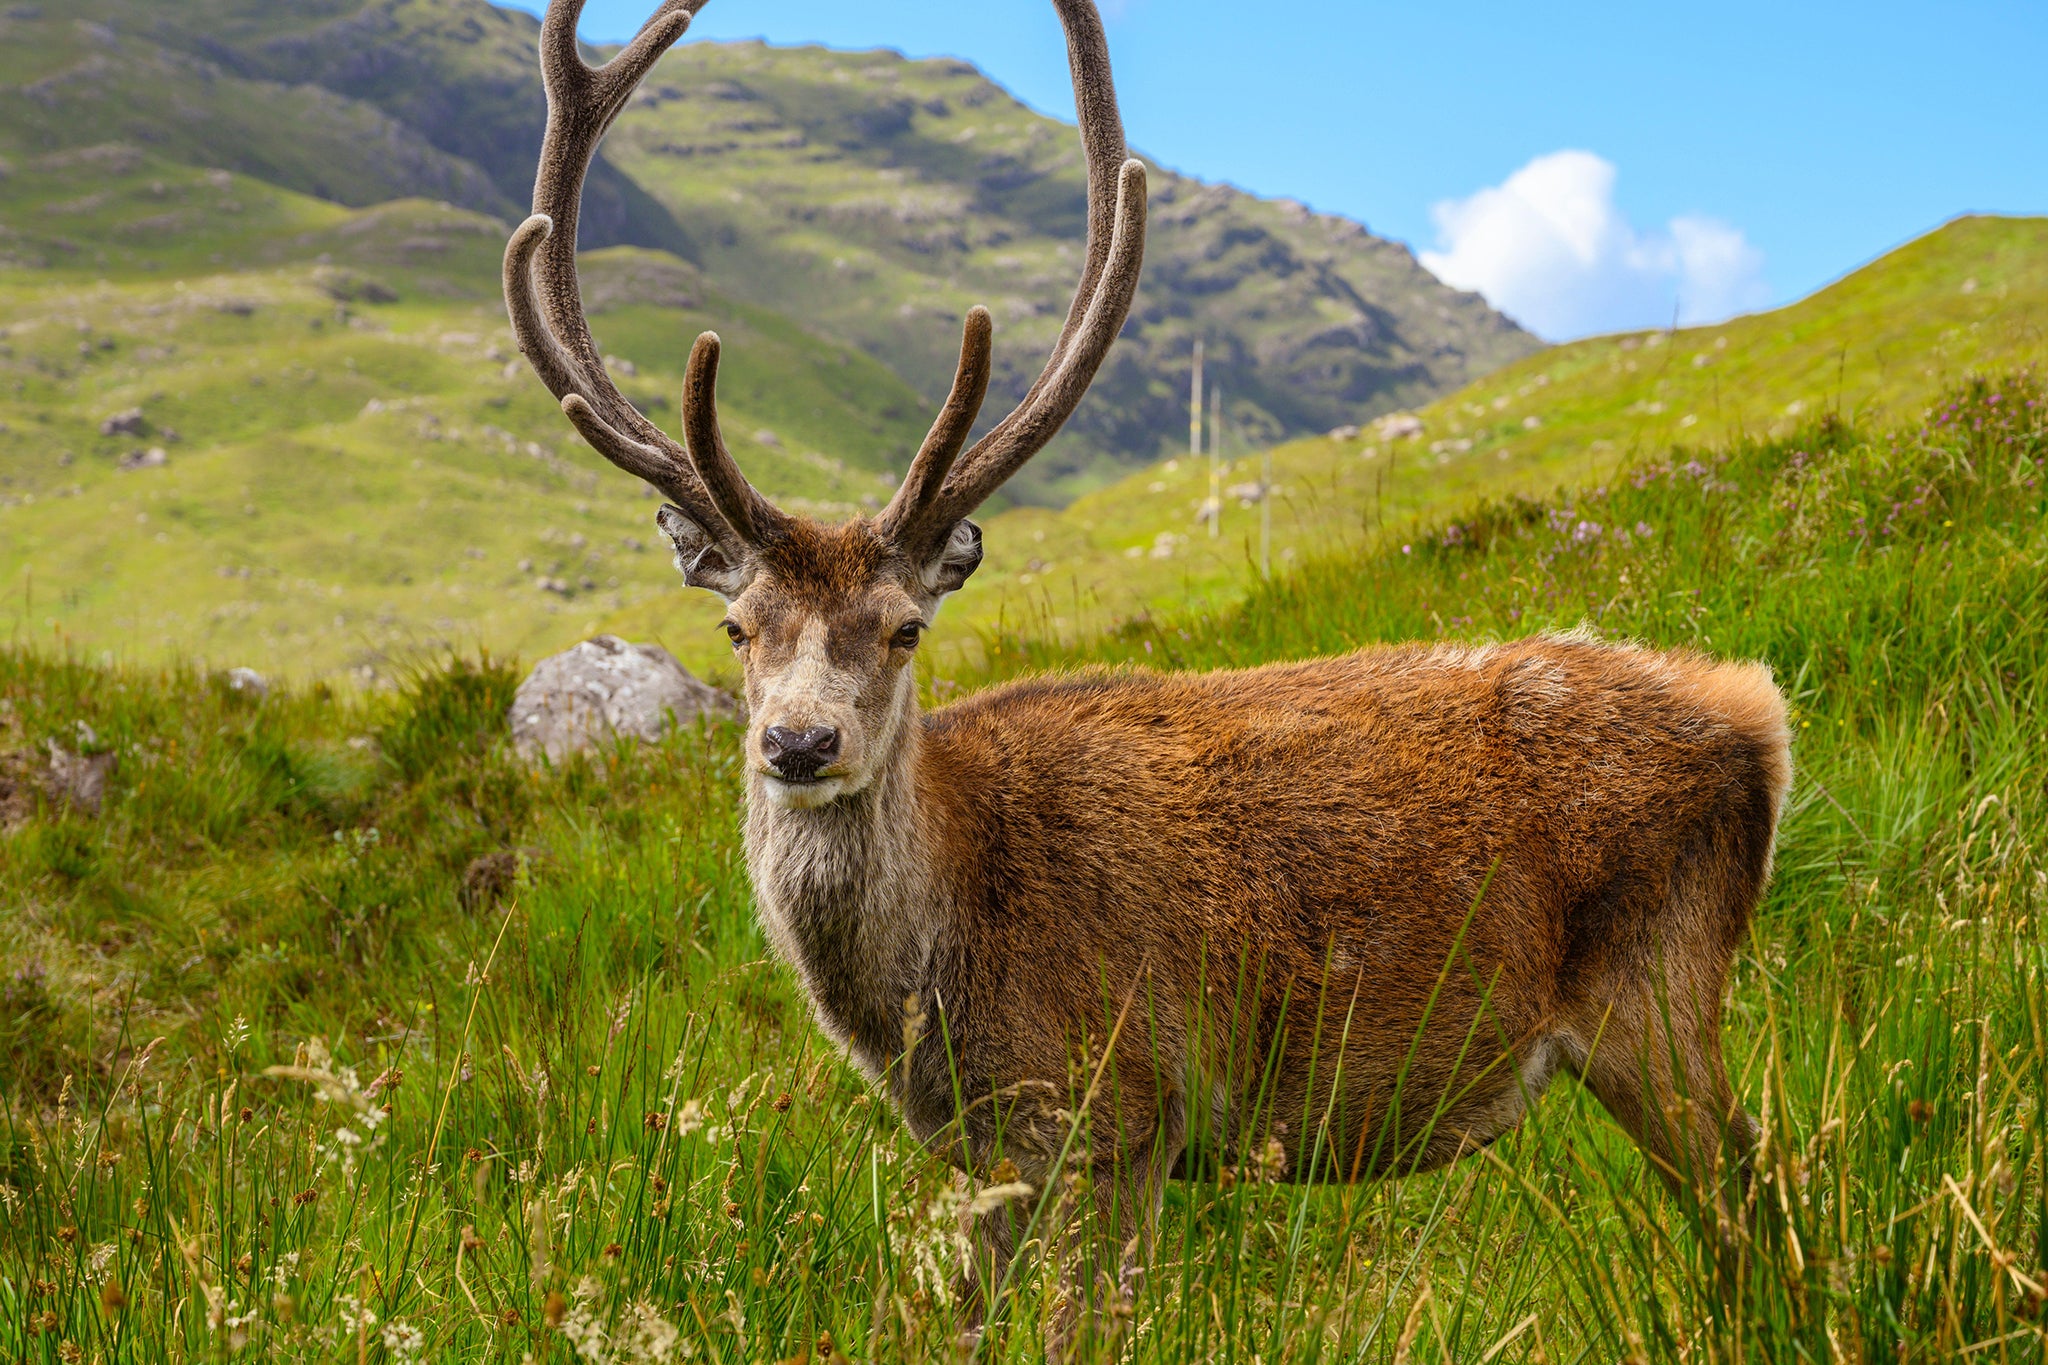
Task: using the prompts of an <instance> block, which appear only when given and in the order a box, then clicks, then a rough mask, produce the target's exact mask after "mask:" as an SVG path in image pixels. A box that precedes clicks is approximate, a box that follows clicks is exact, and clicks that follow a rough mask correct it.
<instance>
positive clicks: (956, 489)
mask: <svg viewBox="0 0 2048 1365" xmlns="http://www.w3.org/2000/svg"><path fill="white" fill-rule="evenodd" d="M1053 3H1054V6H1055V8H1057V9H1058V11H1059V15H1060V22H1061V23H1062V24H1063V25H1064V26H1065V28H1066V32H1067V61H1068V66H1069V67H1070V69H1071V71H1072V75H1073V81H1074V109H1075V113H1076V115H1077V119H1078V122H1079V124H1080V132H1081V147H1082V151H1083V154H1084V156H1085V158H1086V160H1087V163H1088V248H1087V255H1086V257H1085V258H1084V260H1083V262H1082V267H1081V279H1080V283H1079V284H1078V285H1077V286H1076V287H1075V290H1074V298H1073V302H1072V303H1071V304H1070V305H1069V306H1068V308H1067V320H1066V322H1065V324H1064V325H1063V326H1062V327H1061V328H1060V334H1059V337H1058V339H1057V340H1055V341H1054V343H1053V348H1052V353H1051V354H1050V355H1049V356H1047V357H1046V362H1045V368H1044V369H1042V370H1040V371H1039V374H1038V378H1037V379H1036V380H1034V381H1033V382H1032V385H1031V388H1030V389H1029V390H1028V391H1027V392H1026V393H1025V395H1024V400H1023V401H1022V402H1021V403H1019V404H1018V405H1017V408H1016V410H1015V411H1013V412H1012V413H1010V415H1009V416H1007V417H1005V418H1004V419H1003V420H1002V421H1000V422H998V423H996V425H995V427H994V429H992V430H991V431H990V432H989V433H988V434H987V435H986V436H983V437H982V438H981V440H979V441H977V442H976V443H975V444H974V447H973V448H972V449H970V450H969V451H968V452H967V453H966V454H965V455H964V456H961V457H960V458H959V460H958V461H957V462H956V463H955V464H954V467H953V471H952V474H951V476H950V477H949V478H948V479H947V480H946V481H945V483H944V484H943V486H942V487H941V488H940V489H938V490H937V491H936V492H935V493H934V494H933V495H932V497H931V503H930V506H929V507H928V509H927V514H926V515H923V516H919V517H917V518H915V520H916V521H917V522H918V523H919V524H920V525H922V524H924V523H925V522H930V523H932V524H934V525H938V526H950V525H951V523H952V522H954V521H956V520H958V519H959V518H961V517H964V516H966V515H967V514H968V513H969V512H972V511H973V510H974V509H975V508H976V507H977V506H979V505H980V504H981V503H982V502H983V501H985V500H986V499H987V498H988V496H989V494H991V493H993V492H995V490H996V489H997V488H998V487H1000V486H1001V485H1002V483H1003V482H1004V480H1006V479H1008V478H1009V477H1010V475H1012V474H1014V473H1015V472H1016V471H1017V469H1018V468H1019V467H1020V466H1021V465H1022V464H1023V463H1024V462H1025V461H1026V460H1028V459H1030V458H1031V457H1032V456H1033V455H1035V454H1037V453H1038V452H1039V451H1040V450H1042V449H1044V448H1045V445H1046V443H1047V442H1048V441H1050V440H1051V439H1052V438H1053V437H1054V436H1055V435H1056V434H1057V433H1058V432H1059V429H1060V427H1061V426H1062V425H1063V424H1064V423H1065V422H1066V420H1067V418H1069V417H1071V416H1072V415H1073V412H1074V409H1075V408H1076V407H1077V406H1079V405H1080V402H1081V398H1082V396H1083V395H1085V394H1086V393H1087V391H1088V385H1089V383H1090V382H1092V381H1093V379H1094V378H1095V371H1096V370H1097V369H1098V368H1100V366H1101V364H1102V361H1103V358H1104V357H1105V356H1106V355H1107V354H1108V351H1109V347H1110V345H1111V344H1112V343H1113V342H1114V341H1115V340H1116V337H1117V333H1118V332H1120V331H1122V330H1123V324H1124V319H1125V318H1126V317H1128V316H1129V314H1130V308H1131V300H1132V298H1133V297H1134V296H1135V294H1136V292H1137V286H1138V271H1139V267H1140V265H1141V264H1142V263H1143V260H1144V254H1145V168H1144V165H1143V164H1142V163H1141V162H1138V161H1136V160H1134V159H1129V158H1128V156H1127V151H1126V148H1125V145H1124V129H1123V119H1122V117H1121V116H1120V115H1119V114H1118V112H1117V103H1116V85H1115V82H1114V80H1113V79H1112V77H1111V74H1110V66H1109V41H1108V39H1107V37H1105V35H1104V34H1103V31H1102V16H1101V15H1100V14H1099V13H1098V12H1097V11H1096V8H1095V5H1094V0H1053Z"/></svg>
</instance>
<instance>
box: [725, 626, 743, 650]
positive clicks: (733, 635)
mask: <svg viewBox="0 0 2048 1365" xmlns="http://www.w3.org/2000/svg"><path fill="white" fill-rule="evenodd" d="M723 625H724V626H725V638H726V639H728V640H730V641H732V647H733V648H734V649H738V648H739V647H740V646H742V645H744V644H746V642H747V633H746V632H745V631H744V630H741V629H740V626H739V622H737V621H726V622H723Z"/></svg>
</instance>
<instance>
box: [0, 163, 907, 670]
mask: <svg viewBox="0 0 2048 1365" xmlns="http://www.w3.org/2000/svg"><path fill="white" fill-rule="evenodd" d="M81 198H82V199H84V200H86V201H89V203H90V210H89V211H85V210H81V209H80V208H79V207H78V205H79V201H80V200H81ZM0 222H4V223H5V224H6V228H7V236H6V238H5V251H6V253H7V257H8V258H9V259H10V260H11V261H12V262H14V268H12V269H0V317H4V318H5V325H4V333H5V335H4V336H0V583H4V584H5V585H6V588H5V592H6V597H5V599H4V606H0V625H4V627H5V628H6V629H7V630H8V631H9V632H10V633H12V634H13V635H14V636H15V637H16V638H19V639H33V640H40V641H43V642H45V643H48V644H53V645H63V646H67V647H74V648H78V649H81V650H84V651H85V652H86V653H87V654H88V655H90V656H91V657H95V658H97V657H101V656H102V654H103V653H110V654H111V655H113V656H118V657H124V658H165V657H191V658H194V659H196V660H203V661H206V662H208V663H210V664H212V665H213V666H215V667H228V666H232V665H237V664H252V665H254V666H256V667H259V668H262V669H264V670H266V671H271V672H277V673H286V674H291V675H293V676H297V677H301V678H307V677H313V676H320V675H327V674H333V673H338V672H340V671H342V670H345V669H348V670H357V671H358V676H360V677H361V678H363V679H364V680H366V681H367V680H371V679H374V678H376V677H379V676H389V674H390V672H391V670H392V667H393V662H394V659H398V658H403V657H404V656H406V655H407V654H409V653H417V652H419V651H422V650H426V651H431V650H433V649H443V648H449V647H461V648H476V647H486V648H489V649H492V650H496V651H500V652H519V653H524V654H526V655H528V656H532V655H535V654H538V653H540V652H543V651H545V650H548V649H552V648H558V647H560V646H562V645H565V644H567V643H569V642H570V641H572V640H574V639H577V638H580V637H581V636H582V635H584V634H587V633H588V632H589V631H591V630H592V629H594V628H595V625H596V622H597V621H598V620H599V619H600V618H601V617H603V616H604V615H606V614H607V613H610V612H614V611H618V610H620V609H622V608H624V607H627V606H630V605H631V604H632V603H634V602H635V601H638V600H640V599H642V598H648V597H656V596H659V597H663V598H666V597H670V596H673V595H675V592H676V589H675V575H674V571H673V570H672V569H671V568H670V567H669V565H668V562H667V557H666V555H664V554H661V553H658V552H656V551H655V550H654V549H653V548H652V547H651V545H650V544H649V542H651V541H652V540H653V539H654V533H653V530H652V518H651V513H652V510H653V508H652V504H651V503H650V502H648V501H646V497H645V490H643V489H641V488H640V486H639V485H638V484H637V483H636V482H635V481H633V480H631V479H629V478H627V477H626V476H624V475H622V474H618V473H616V472H615V471H613V470H612V469H611V468H610V467H609V466H607V465H605V464H603V462H602V461H600V460H598V459H597V458H596V457H595V456H593V455H592V454H591V453H590V452H589V451H587V450H586V449H584V448H583V446H582V444H581V442H580V440H578V439H577V438H576V437H575V435H574V433H573V432H572V431H571V430H569V429H568V427H567V425H566V424H565V423H564V421H563V420H562V417H561V414H560V412H559V411H558V410H557V409H556V408H555V406H554V404H553V402H552V401H551V400H549V398H548V396H547V394H546V392H545V391H544V390H542V389H541V388H540V387H539V385H538V384H537V383H536V382H535V381H534V380H533V378H532V376H531V374H530V373H529V372H528V371H527V369H526V367H525V365H524V363H523V362H521V361H519V360H518V357H517V356H516V355H515V354H514V353H513V351H512V341H511V337H510V333H509V329H508V328H507V326H506V325H505V322H504V320H503V318H504V310H503V304H502V303H501V302H500V300H499V299H498V296H497V290H496V278H497V261H498V258H499V254H500V252H501V250H502V246H503V233H504V227H503V224H502V223H499V222H497V221H495V220H492V219H488V218H484V217H481V216H479V215H476V214H472V213H468V212H466V211H463V210H458V209H451V208H448V207H446V206H441V205H434V204H429V203H424V202H420V201H398V202H395V203H391V204H385V205H380V206H378V207H375V208H370V209H362V210H349V209H343V208H340V207H338V206H336V205H333V204H330V203H325V202H322V201H319V200H315V199H310V198H307V197H304V196H299V195H295V194H292V193H289V192H287V191H282V190H278V189H276V188H274V187H272V186H269V185H266V184H264V183H262V182H260V181H254V180H250V179H247V178H244V177H237V176H233V175H230V174H228V173H226V172H221V171H212V172H200V171H196V170H192V169H190V168H185V167H179V166H175V165H170V164H166V163H162V162H158V161H155V160H153V159H151V158H149V157H147V156H145V155H143V154H142V153H140V152H137V151H135V150H134V149H133V148H129V147H125V146H121V145H113V146H106V147H100V148H88V149H83V150H80V151H74V152H67V153H59V154H53V155H49V156H45V157H41V158H37V159H34V160H31V161H27V162H24V163H21V164H19V165H17V166H16V167H15V168H14V169H13V171H12V172H11V173H10V174H9V175H8V176H7V177H6V178H5V179H0ZM587 283H588V289H589V294H590V304H591V309H592V313H593V319H594V327H595V329H596V332H597V334H598V336H599V339H600V341H601V342H602V343H603V344H604V346H605V348H606V349H607V351H608V352H610V353H611V354H613V355H615V356H616V357H618V358H619V359H620V360H622V361H624V362H625V364H624V365H621V366H619V367H618V368H619V370H620V372H621V375H622V379H621V382H622V383H623V384H624V385H625V387H626V389H627V391H628V392H629V393H630V394H632V395H633V396H634V397H635V399H636V401H639V402H641V403H642V404H643V405H644V406H645V407H647V409H648V410H649V411H651V412H653V413H655V414H656V416H657V417H659V416H662V415H664V414H666V415H667V416H668V417H669V418H671V419H673V417H674V412H673V399H672V398H671V397H670V395H672V394H674V393H676V392H677V391H678V390H679V388H680V385H681V377H680V369H679V367H680V363H681V359H682V354H681V351H682V346H683V345H684V344H686V343H685V340H684V339H685V338H687V337H688V336H690V335H694V333H695V331H696V330H697V329H699V328H703V327H709V326H713V325H715V326H717V327H718V328H720V329H721V330H722V331H723V332H724V334H725V335H726V336H727V337H728V338H729V339H730V340H731V341H732V343H733V345H732V352H733V359H732V361H731V363H730V365H729V366H728V367H727V373H726V377H725V403H726V406H727V408H728V409H729V412H730V416H729V417H728V419H727V426H728V431H729V433H730V435H731V438H732V440H733V442H734V445H735V447H736V448H737V449H738V450H739V451H740V452H741V458H743V459H744V460H745V461H746V462H747V465H748V467H749V468H750V469H752V470H754V471H756V472H757V475H758V477H760V478H761V480H762V482H763V483H764V484H765V485H766V486H767V487H770V488H773V489H775V490H776V491H777V493H778V495H779V496H782V497H784V498H787V499H788V500H790V501H791V503H792V505H795V506H799V507H807V508H809V509H811V510H813V511H815V512H816V513H817V514H819V515H822V516H838V515H845V514H847V513H850V512H852V511H854V510H855V509H857V508H859V507H863V506H868V505H872V504H873V503H874V502H875V501H876V500H877V499H879V498H882V497H886V496H887V494H888V492H889V490H890V489H891V488H892V487H893V482H894V481H893V477H892V475H891V470H892V468H893V467H894V466H896V464H897V462H899V461H900V460H901V458H902V452H903V451H905V450H907V449H911V448H914V446H915V443H916V441H917V439H918V437H919V436H920V435H921V434H922V432H923V429H924V426H925V424H926V422H927V420H928V417H927V414H926V413H925V411H924V410H923V402H922V400H921V399H920V398H919V397H918V396H917V395H916V394H915V393H913V392H911V391H910V390H909V389H908V388H907V387H906V386H905V385H904V384H903V383H902V382H901V381H900V380H898V379H896V378H895V376H894V375H893V374H892V373H891V372H890V371H888V370H887V369H885V368H884V367H882V366H881V365H880V364H878V363H876V362H875V361H873V360H871V359H869V358H868V357H866V356H865V355H863V354H861V353H860V352H858V351H856V350H854V349H852V348H849V347H843V346H839V345H836V344H834V343H831V342H829V341H825V340H823V339H821V338H819V337H816V336H814V335H812V334H810V333H807V332H805V331H803V330H801V329H799V328H797V327H796V326H794V325H793V324H792V323H790V322H789V321H788V320H787V319H786V318H784V317H783V316H781V315H780V314H776V313H772V312H768V311H766V310H763V309H759V308H755V307H752V306H750V305H747V304H744V303H741V302H738V301H736V300H732V299H729V298H725V297H723V296H721V295H720V294H718V293H717V292H716V291H715V290H713V289H711V288H710V287H709V286H707V285H706V284H705V283H704V281H703V280H702V278H701V277H700V275H699V274H698V273H697V272H696V271H695V270H694V269H693V268H692V267H690V266H688V265H687V264H686V263H684V262H681V261H678V260H676V259H675V258H673V257H668V256H663V255H660V254H658V253H652V252H645V251H637V250H635V249H632V248H614V249H611V250H609V251H604V252H599V253H596V254H594V255H593V256H591V257H590V258H589V265H588V282H587ZM628 367H630V368H631V370H632V374H631V377H623V376H625V374H626V371H627V368H628ZM130 414H139V416H135V417H133V418H132V420H131V421H129V422H128V423H126V424H125V429H121V430H115V431H111V432H107V433H105V434H103V432H102V426H103V424H106V423H108V422H109V420H110V419H116V418H121V417H123V416H127V415H130ZM152 451H158V452H161V458H162V461H163V462H162V463H161V464H154V463H150V461H152V460H154V459H155V458H157V457H155V456H152V455H151V453H150V452H152ZM827 451H829V452H831V454H830V455H827V454H825V453H824V452H827ZM124 463H125V464H126V465H127V466H129V467H124Z"/></svg>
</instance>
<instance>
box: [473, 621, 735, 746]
mask: <svg viewBox="0 0 2048 1365" xmlns="http://www.w3.org/2000/svg"><path fill="white" fill-rule="evenodd" d="M736 712H737V707H735V706H734V704H733V701H732V698H730V697H728V696H726V695H725V693H723V692H721V691H719V690H718V689H717V688H715V687H713V686H711V685H710V684H709V683H706V682H703V681H701V680H699V679H698V678H696V677H694V676H692V675H691V673H690V671H689V670H688V669H686V668H684V667H683V666H682V665H681V664H679V663H677V662H676V660H675V656H674V655H672V654H670V653H669V652H668V651H667V650H665V649H663V648H662V647H661V646H660V645H635V644H628V643H627V642H626V641H624V640H621V639H620V638H619V637H618V636H616V635H600V636H597V637H596V638H595V639H590V640H585V641H584V642H583V643H582V644H579V645H576V646H575V647H573V648H571V649H567V650H564V651H563V652H562V653H560V654H556V655H554V656H552V657H550V658H546V659H542V660H541V661H540V663H539V664H537V665H535V667H534V670H533V672H532V673H531V674H530V675H528V677H527V679H526V681H525V682H523V683H521V684H520V685H519V691H518V692H517V693H516V694H515V695H514V696H513V698H512V715H511V725H512V742H513V744H514V746H516V747H517V749H518V750H519V752H520V754H521V755H522V756H523V757H525V758H528V759H537V758H540V757H542V756H545V757H546V758H547V760H548V761H549V762H551V763H559V762H561V761H562V760H563V759H565V758H567V757H568V756H569V755H570V754H572V753H580V752H583V751H586V750H589V749H592V748H595V747H597V746H599V745H602V744H608V743H610V742H612V740H613V739H614V738H615V737H616V736H620V735H634V736H637V737H638V738H640V739H641V740H644V741H645V742H647V743H649V744H652V743H655V742H657V741H659V740H660V739H661V737H662V736H663V735H665V734H667V733H668V731H669V730H670V728H672V727H673V726H676V725H690V724H693V723H694V722H695V721H696V720H697V718H698V717H700V716H711V717H725V716H731V715H734V714H736Z"/></svg>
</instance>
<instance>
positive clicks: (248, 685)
mask: <svg viewBox="0 0 2048 1365" xmlns="http://www.w3.org/2000/svg"><path fill="white" fill-rule="evenodd" d="M226 681H227V685H228V690H229V691H230V692H242V693H246V694H247V695H249V696H252V697H254V698H256V699H257V700H258V701H261V700H262V699H263V698H265V697H267V696H269V695H270V679H268V678H266V677H264V676H263V675H262V674H261V673H258V672H257V671H256V670H255V669H253V668H231V669H229V670H228V672H227V679H226Z"/></svg>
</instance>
